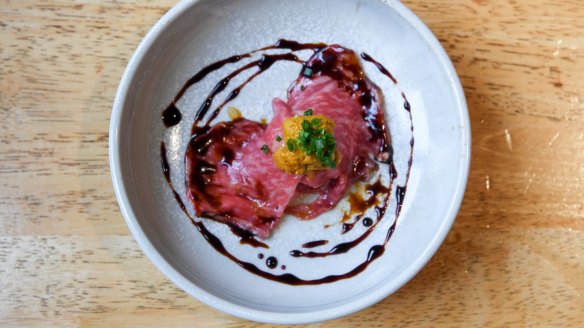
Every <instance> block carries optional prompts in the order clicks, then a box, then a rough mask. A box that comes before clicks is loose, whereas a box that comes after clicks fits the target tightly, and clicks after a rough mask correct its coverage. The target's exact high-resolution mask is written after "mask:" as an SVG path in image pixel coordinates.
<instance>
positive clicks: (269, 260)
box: [266, 256, 278, 269]
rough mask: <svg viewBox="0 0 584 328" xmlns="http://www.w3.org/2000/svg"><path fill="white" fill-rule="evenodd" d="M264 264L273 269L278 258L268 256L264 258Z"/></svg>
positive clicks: (276, 264)
mask: <svg viewBox="0 0 584 328" xmlns="http://www.w3.org/2000/svg"><path fill="white" fill-rule="evenodd" d="M266 266H267V267H268V268H270V269H274V268H276V267H277V266H278V259H277V258H275V257H273V256H270V257H268V258H267V259H266Z"/></svg>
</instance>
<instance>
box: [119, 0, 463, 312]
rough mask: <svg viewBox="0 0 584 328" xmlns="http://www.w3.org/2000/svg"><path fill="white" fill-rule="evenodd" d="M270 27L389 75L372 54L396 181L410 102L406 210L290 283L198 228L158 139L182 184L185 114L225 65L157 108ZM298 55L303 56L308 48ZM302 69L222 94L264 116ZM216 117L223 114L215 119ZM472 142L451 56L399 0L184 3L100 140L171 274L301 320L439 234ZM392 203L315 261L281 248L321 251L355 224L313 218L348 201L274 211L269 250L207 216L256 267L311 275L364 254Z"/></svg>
mask: <svg viewBox="0 0 584 328" xmlns="http://www.w3.org/2000/svg"><path fill="white" fill-rule="evenodd" d="M280 38H285V39H292V40H297V41H301V42H326V43H330V44H332V43H338V44H341V45H343V46H346V47H347V48H350V49H354V50H356V51H357V52H362V51H365V52H367V53H368V54H370V55H371V56H372V57H373V58H375V59H376V60H378V61H379V62H381V63H382V64H384V65H385V66H386V67H387V68H388V69H389V70H390V72H391V73H392V74H393V75H394V76H395V77H396V79H397V80H398V85H397V86H395V85H393V84H392V83H391V82H390V81H389V80H388V79H387V78H386V77H385V76H383V75H382V74H380V73H379V72H378V70H377V69H376V68H375V67H373V66H372V65H371V64H367V63H362V64H363V66H364V68H365V70H366V72H367V74H368V76H369V77H370V78H371V79H372V80H373V81H374V82H375V83H376V84H377V85H379V86H380V87H381V88H382V90H383V92H384V96H385V102H386V106H385V107H386V108H385V109H386V119H387V120H388V121H389V128H390V131H391V135H392V139H393V140H392V143H393V146H394V150H395V156H396V157H395V161H396V164H397V167H398V172H399V177H398V179H397V181H396V182H397V184H399V185H402V184H403V180H404V178H405V170H406V166H407V159H408V156H409V140H410V132H409V128H410V127H409V120H408V117H407V112H406V111H405V110H403V99H402V97H401V92H402V91H403V92H404V93H405V94H406V96H407V97H408V100H409V102H410V104H411V108H412V115H413V122H414V129H415V130H414V136H415V151H414V162H413V163H414V164H413V167H412V172H411V178H410V182H409V184H408V191H407V194H406V199H405V203H404V208H403V210H402V214H401V216H400V218H399V222H398V226H397V229H396V232H395V234H394V235H393V237H392V239H391V240H390V242H389V244H388V247H387V250H386V252H385V254H384V255H383V256H382V257H381V258H380V259H378V260H376V261H375V262H374V263H373V264H371V265H370V266H369V267H368V269H367V270H366V271H365V272H363V273H361V274H360V275H358V276H357V277H355V278H353V279H347V280H342V281H339V282H336V283H332V284H323V285H316V286H290V285H286V284H281V283H278V282H274V281H271V280H267V279H264V278H261V277H258V276H255V275H253V274H251V273H249V272H247V271H245V270H244V269H242V268H240V267H238V266H237V265H236V264H235V263H233V262H232V261H230V260H229V259H227V258H226V257H224V256H222V255H221V254H219V253H218V252H216V251H215V250H214V249H212V248H211V247H210V246H209V244H208V243H207V242H206V241H205V240H204V239H203V238H202V236H201V235H200V234H199V233H198V231H197V230H196V229H195V227H194V226H193V225H192V224H191V223H190V221H189V220H188V218H187V217H186V216H185V215H184V213H183V212H182V210H181V209H180V208H179V206H178V204H177V203H176V201H175V200H174V197H173V195H172V193H171V191H170V190H169V188H168V186H167V184H166V181H165V179H164V176H163V175H162V171H161V165H160V142H161V141H162V140H164V141H165V143H166V147H167V149H168V159H169V162H170V165H171V172H172V180H173V182H174V184H175V186H176V188H177V191H179V193H181V194H182V195H184V190H185V188H184V153H185V147H186V145H187V142H188V139H189V132H190V128H191V126H190V125H191V123H192V120H193V115H194V112H195V110H196V109H197V108H198V106H199V105H200V103H201V101H202V99H204V98H205V95H206V94H207V93H208V92H209V91H210V90H211V88H212V87H213V85H214V84H215V83H217V82H218V81H219V79H220V78H221V76H224V75H225V73H226V72H229V71H232V70H233V67H235V66H227V67H226V68H225V69H222V70H219V71H217V72H216V73H214V74H212V75H210V76H209V77H208V78H207V79H205V80H204V81H203V82H202V83H200V84H197V85H196V86H195V87H194V88H192V89H190V90H189V91H188V92H187V94H186V95H185V96H184V97H183V99H182V100H181V101H180V102H179V104H178V107H179V108H180V109H181V112H182V114H183V120H182V122H181V123H180V124H179V125H177V126H175V127H173V128H171V129H165V128H164V126H163V124H162V121H161V112H162V110H163V109H164V108H165V107H166V106H167V105H168V103H169V102H170V101H171V100H172V98H173V96H174V95H175V94H176V92H177V91H178V90H179V89H180V88H181V86H182V85H183V84H184V82H185V81H186V80H187V79H188V78H189V77H191V76H192V75H193V74H195V73H196V72H197V71H198V70H199V69H201V68H202V67H204V66H206V65H208V64H210V63H212V62H215V61H217V60H220V59H223V58H226V57H229V56H231V55H234V54H239V53H244V52H247V51H250V50H253V49H256V48H260V47H263V46H267V45H270V44H273V43H274V42H275V41H276V40H277V39H280ZM276 52H285V51H276ZM300 54H301V57H302V58H304V59H306V58H308V56H309V55H310V52H309V51H308V52H301V53H300ZM242 63H243V62H242ZM299 71H300V66H299V65H298V64H293V63H277V64H276V65H275V66H274V67H273V68H271V69H270V70H269V71H268V72H267V73H266V74H263V75H262V76H261V77H260V78H258V79H256V80H254V82H252V83H251V84H250V85H249V86H248V87H247V88H246V89H244V91H243V92H242V94H241V95H240V96H239V97H238V98H237V99H236V100H235V101H234V102H233V103H232V105H233V106H235V107H238V108H239V109H241V111H242V113H243V115H244V117H246V118H251V119H257V120H259V119H260V118H267V119H268V120H269V119H270V118H271V100H272V99H273V98H274V97H280V98H282V99H284V100H285V99H286V90H287V88H288V86H289V85H290V84H291V83H292V81H293V80H294V79H295V78H296V76H297V75H298V73H299ZM243 77H244V76H242V78H243ZM232 83H233V85H236V84H237V81H233V82H232ZM225 95H226V93H225V94H223V96H225ZM221 98H222V97H221V96H219V97H217V99H218V100H221ZM225 119H227V117H226V115H224V116H220V117H219V120H225ZM469 142H470V135H469V123H468V115H467V112H466V107H465V103H464V98H463V95H462V91H461V89H460V85H459V82H458V79H457V78H456V75H455V74H454V71H453V69H452V66H451V64H450V62H449V60H448V58H447V57H446V56H445V54H444V52H443V50H442V48H440V46H439V44H438V43H437V41H436V40H435V39H434V38H433V36H432V35H431V34H430V32H429V31H428V30H427V29H426V28H425V27H424V26H423V25H421V23H420V22H419V21H418V20H417V19H416V18H415V16H413V14H411V13H410V12H409V11H408V10H407V9H405V7H403V5H401V4H399V3H397V2H393V1H390V2H388V3H384V2H381V1H378V0H362V1H354V0H320V1H312V0H297V1H285V0H280V1H274V0H247V1H234V0H214V1H183V2H181V3H180V4H179V5H177V6H176V7H175V8H173V9H172V10H171V11H170V12H169V13H168V14H167V15H165V17H164V18H163V19H162V20H161V21H160V22H159V23H158V24H157V25H156V26H155V27H154V28H153V29H152V31H151V32H150V33H149V35H148V36H147V37H146V39H145V41H143V43H142V44H141V45H140V47H139V49H138V50H137V52H136V54H135V55H134V57H133V60H132V62H131V64H130V65H129V66H128V69H127V71H126V74H125V75H124V78H123V80H122V84H121V85H120V90H119V93H118V96H117V98H116V102H115V104H114V113H113V115H112V129H111V150H110V151H111V162H112V175H113V179H114V184H115V187H116V193H117V196H118V199H119V201H120V204H121V208H122V211H123V212H124V216H125V217H126V220H127V221H128V224H129V226H130V228H131V230H132V232H133V233H134V235H135V236H136V239H137V240H138V242H139V243H140V245H141V246H142V247H143V248H144V249H145V252H146V253H147V254H148V255H149V256H150V258H151V259H152V260H153V261H154V262H155V264H156V265H157V266H158V267H159V268H160V269H161V270H162V271H163V272H164V273H165V274H167V275H168V276H169V278H170V279H172V280H173V281H174V282H175V283H177V284H178V285H179V286H180V287H181V288H183V289H184V290H186V291H187V292H189V293H190V294H191V295H193V296H196V297H198V298H199V299H201V300H202V301H204V302H206V303H208V304H210V305H211V306H214V307H217V308H219V309H221V310H224V311H227V312H229V313H231V314H234V315H238V316H241V317H245V318H248V319H252V320H258V321H269V322H309V321H319V320H324V319H330V318H333V317H337V316H340V315H343V314H347V313H350V312H353V311H356V310H358V309H361V308H363V307H365V306H367V305H369V304H371V303H373V302H376V301H378V300H380V299H381V298H383V297H384V296H386V295H387V294H389V293H391V292H393V291H394V290H396V289H397V288H399V287H401V286H402V285H403V284H404V283H405V282H407V280H409V279H410V278H411V277H412V276H413V275H414V274H415V273H416V272H417V271H418V270H419V269H421V267H422V266H423V265H424V264H425V263H426V262H427V260H428V259H429V258H430V257H431V256H432V254H433V253H434V252H435V250H436V249H437V248H438V246H439V245H440V243H441V241H442V240H443V238H444V236H445V235H446V233H447V231H448V229H449V228H450V225H451V223H452V221H453V219H454V216H455V214H456V210H457V209H458V206H459V205H460V201H461V199H462V194H463V192H464V185H465V182H466V176H467V172H468V161H469ZM394 191H395V188H394ZM183 199H185V203H187V204H188V202H187V201H186V197H183ZM390 204H391V206H390V208H389V209H388V214H387V215H386V218H385V219H384V222H382V224H381V225H380V226H379V227H378V228H377V229H376V230H375V232H374V233H373V234H371V235H370V236H369V238H368V239H367V240H366V241H365V242H363V243H362V244H361V245H360V246H359V247H356V248H354V249H352V250H351V251H350V252H349V253H347V254H343V255H337V256H330V257H328V258H325V259H316V260H315V259H303V258H292V257H290V256H289V255H287V253H288V252H289V251H290V250H291V249H299V247H300V245H302V244H303V243H305V242H308V241H312V240H318V239H328V240H330V243H329V244H328V245H326V246H322V247H321V248H320V249H319V250H325V249H328V248H330V247H332V246H333V245H335V244H336V243H338V242H340V241H346V240H349V239H352V238H351V237H354V236H356V235H357V234H359V232H360V231H361V230H360V229H365V228H364V227H362V226H360V225H358V226H356V227H355V228H354V229H353V231H351V233H350V234H347V235H344V236H340V235H339V233H338V230H339V229H340V225H337V226H333V227H331V228H329V229H323V225H324V224H327V223H335V222H338V221H339V218H340V217H341V215H342V211H343V210H344V209H346V207H347V206H346V203H345V202H342V203H341V204H339V206H338V207H337V208H336V209H335V210H333V211H331V212H329V213H327V214H326V215H325V216H323V217H322V218H318V219H316V220H313V221H305V222H301V221H298V220H296V219H294V218H293V217H285V219H284V220H283V221H282V223H281V225H280V227H279V228H278V229H277V230H276V231H275V232H274V234H273V235H272V237H271V238H270V240H269V242H268V243H269V244H270V249H269V250H265V249H259V248H253V247H251V246H247V245H239V243H238V239H237V238H234V237H233V236H232V235H231V233H230V232H229V230H228V229H227V228H225V227H224V226H223V225H221V224H217V223H209V224H208V227H209V229H210V230H211V231H213V232H214V233H216V234H217V235H218V236H219V237H220V238H221V239H222V240H223V241H224V243H225V245H226V247H227V248H228V249H230V250H231V251H232V252H233V253H234V254H235V255H237V256H238V257H240V258H242V259H244V260H246V261H249V262H252V263H254V264H256V265H257V266H258V267H259V268H261V269H263V270H266V271H270V272H272V273H275V274H281V273H286V272H288V273H293V274H295V275H297V276H299V277H301V278H304V279H310V278H318V277H322V276H324V275H328V274H342V273H344V272H347V271H349V270H350V269H352V268H353V267H355V266H356V265H357V264H359V263H361V262H362V261H363V260H364V259H365V257H366V255H367V251H368V250H369V248H370V247H371V246H372V245H375V244H378V243H380V242H381V241H382V240H383V238H384V236H385V232H386V230H387V227H388V226H389V225H391V224H392V223H393V219H394V217H395V216H394V214H393V213H394V209H395V196H394V195H392V200H391V202H390ZM191 212H192V211H191ZM259 253H263V254H264V255H265V256H266V257H267V256H271V255H275V256H276V257H277V258H278V260H279V262H280V264H285V265H286V270H282V269H280V268H279V266H278V268H277V269H274V270H270V269H268V268H267V267H266V266H265V264H264V261H265V258H264V259H262V260H260V259H258V258H257V255H258V254H259Z"/></svg>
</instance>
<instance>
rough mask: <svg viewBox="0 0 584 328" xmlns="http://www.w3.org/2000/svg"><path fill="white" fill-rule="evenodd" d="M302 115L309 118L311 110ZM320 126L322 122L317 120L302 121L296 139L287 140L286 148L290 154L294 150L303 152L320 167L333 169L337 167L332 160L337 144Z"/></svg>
mask: <svg viewBox="0 0 584 328" xmlns="http://www.w3.org/2000/svg"><path fill="white" fill-rule="evenodd" d="M307 114H308V115H307ZM304 115H305V116H311V115H312V109H309V110H307V111H306V112H305V113H304ZM321 125H322V121H321V120H320V119H319V118H314V119H312V120H303V121H302V123H301V126H302V130H300V133H299V134H298V138H296V139H288V140H287V142H286V146H287V147H288V150H290V151H292V152H293V151H295V150H296V149H300V150H303V151H304V152H305V153H306V154H307V155H310V156H314V157H315V158H316V159H317V160H319V161H320V163H321V164H322V165H324V166H326V167H329V168H334V167H336V166H337V163H336V162H335V160H334V155H335V150H336V148H337V142H336V140H335V137H334V136H333V135H332V134H331V133H328V132H327V131H326V130H325V129H324V128H321V127H320V126H321Z"/></svg>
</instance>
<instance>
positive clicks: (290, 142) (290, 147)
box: [286, 139, 296, 151]
mask: <svg viewBox="0 0 584 328" xmlns="http://www.w3.org/2000/svg"><path fill="white" fill-rule="evenodd" d="M286 146H287V147H288V150H289V151H295V150H296V139H288V141H287V142H286Z"/></svg>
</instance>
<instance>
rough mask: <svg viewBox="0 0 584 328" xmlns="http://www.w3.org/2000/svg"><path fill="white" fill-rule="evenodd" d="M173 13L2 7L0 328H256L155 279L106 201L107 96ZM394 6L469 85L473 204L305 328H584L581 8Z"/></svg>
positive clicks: (147, 8) (159, 4)
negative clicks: (350, 311) (422, 255)
mask: <svg viewBox="0 0 584 328" xmlns="http://www.w3.org/2000/svg"><path fill="white" fill-rule="evenodd" d="M174 3H175V1H170V0H160V1H129V0H125V1H98V0H87V1H65V0H60V1H49V0H44V1H42V0H36V1H33V0H29V1H8V0H0V63H1V65H0V129H1V130H0V218H1V219H0V325H1V326H43V327H44V326H47V325H53V326H60V327H69V326H70V327H77V326H84V327H85V326H87V327H91V326H116V327H117V326H152V325H154V326H160V325H164V326H205V327H255V326H259V324H255V323H252V322H248V321H245V320H240V319H237V318H234V317H231V316H228V315H226V314H223V313H220V312H218V311H216V310H214V309H211V308H209V307H207V306H206V305H204V304H202V303H200V302H198V301H196V300H194V299H192V298H191V297H189V296H187V295H186V294H185V293H184V292H182V291H181V290H179V289H178V288H176V287H175V286H174V285H173V284H172V283H170V282H169V281H168V280H167V279H166V278H164V276H163V275H162V274H161V273H160V272H159V271H158V270H156V268H155V267H154V266H153V265H152V264H151V263H150V262H149V261H148V260H147V259H146V258H145V256H144V255H143V253H142V252H141V251H140V250H139V248H138V247H137V244H136V242H135V241H134V239H133V238H132V236H131V235H129V232H128V229H127V227H126V225H125V223H124V221H123V219H122V217H121V214H120V213H119V209H118V206H117V203H116V200H115V197H114V194H113V189H112V186H111V178H110V174H109V166H108V154H107V147H108V145H107V141H108V125H109V117H110V113H111V104H112V101H113V98H114V95H115V91H116V88H117V85H118V82H119V80H120V78H121V75H122V72H123V70H124V68H125V65H126V64H127V61H128V59H129V58H130V56H131V54H132V52H133V51H134V49H135V47H136V46H137V45H138V43H139V42H140V40H141V38H142V37H143V36H144V35H145V33H146V32H147V30H148V29H149V28H150V27H151V26H152V25H153V24H154V23H155V22H156V21H157V20H158V19H159V18H160V16H161V15H162V14H163V13H165V12H166V11H167V10H168V9H169V8H170V7H171V6H172V5H173V4H174ZM404 3H405V4H406V5H407V6H408V7H410V8H411V9H412V10H413V11H414V12H415V13H416V14H417V15H418V16H420V18H421V19H422V20H423V21H424V22H425V23H427V24H428V26H429V27H430V28H431V29H432V30H433V31H434V33H435V34H436V35H437V37H438V38H439V40H440V41H441V43H442V44H443V45H444V47H445V49H446V51H447V52H448V54H449V55H450V57H451V58H452V60H453V62H454V64H455V67H456V69H457V71H458V73H459V75H460V77H461V80H462V83H463V86H464V90H465V93H466V96H467V100H468V104H469V111H470V116H471V123H472V128H473V161H472V166H471V172H470V178H469V183H468V189H467V193H466V195H465V199H464V203H463V205H462V208H461V211H460V213H459V216H458V218H457V221H456V223H455V225H454V227H453V229H452V231H451V232H450V234H449V235H448V237H447V240H446V242H445V243H444V245H443V246H442V247H441V249H440V250H439V252H438V253H437V254H436V256H435V257H434V258H433V259H432V260H431V261H430V263H429V264H428V265H427V266H426V267H425V268H424V269H423V270H422V271H421V272H420V274H418V275H417V276H416V277H415V278H414V279H413V280H412V281H411V282H410V283H408V284H407V285H406V286H405V287H403V288H402V289H401V290H399V291H398V292H397V293H395V294H394V295H392V296H391V297H389V298H387V299H385V300H384V301H382V302H380V303H379V304H377V305H375V306H372V307H370V308H368V309H366V310H364V311H361V312H359V313H357V314H355V315H352V316H348V317H345V318H341V319H338V320H334V321H330V322H326V323H321V324H317V325H315V326H319V327H335V328H338V327H382V326H383V327H384V326H413V327H418V326H440V325H443V326H464V327H467V326H559V327H569V326H573V327H576V326H578V325H581V323H582V322H584V299H583V297H582V294H583V293H584V282H583V279H582V277H584V265H583V263H584V79H583V78H582V77H583V76H584V51H583V50H584V34H582V31H584V6H582V4H581V2H580V1H577V0H568V1H554V0H537V1H529V0H515V1H504V0H453V1H451V0H408V1H404ZM262 326H268V325H262Z"/></svg>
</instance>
